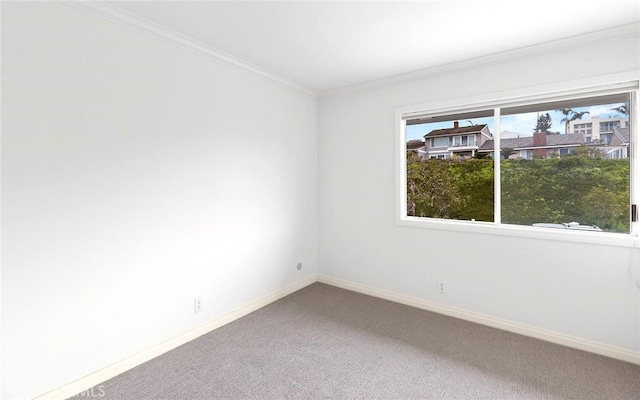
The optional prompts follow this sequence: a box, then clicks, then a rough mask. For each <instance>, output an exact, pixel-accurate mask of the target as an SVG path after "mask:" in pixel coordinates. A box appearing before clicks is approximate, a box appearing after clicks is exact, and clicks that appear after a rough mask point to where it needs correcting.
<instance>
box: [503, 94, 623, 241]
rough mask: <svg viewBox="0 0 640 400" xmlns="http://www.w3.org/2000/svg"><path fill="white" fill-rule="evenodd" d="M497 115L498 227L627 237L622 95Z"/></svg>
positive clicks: (539, 106)
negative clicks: (498, 149) (499, 149)
mask: <svg viewBox="0 0 640 400" xmlns="http://www.w3.org/2000/svg"><path fill="white" fill-rule="evenodd" d="M550 105H552V106H553V108H549V106H550ZM503 110H504V111H505V112H504V113H503V116H502V117H501V119H500V129H501V131H502V132H501V135H500V137H501V140H500V148H501V151H500V153H501V154H500V159H501V161H500V166H501V167H500V170H501V177H500V181H501V214H502V215H501V217H502V223H507V224H517V225H527V226H532V225H533V226H542V227H548V228H558V229H573V230H591V231H599V230H602V231H607V232H621V233H629V232H630V222H629V203H630V202H629V187H630V184H629V182H630V176H629V171H630V158H629V144H630V136H631V135H630V132H629V114H628V110H629V95H628V94H622V95H621V94H616V95H609V96H601V97H593V98H588V99H579V100H575V101H562V102H555V103H553V104H549V103H547V104H539V105H529V106H526V107H525V106H522V107H518V108H517V109H516V108H512V109H508V108H507V109H503ZM515 111H518V112H515ZM604 129H606V130H604Z"/></svg>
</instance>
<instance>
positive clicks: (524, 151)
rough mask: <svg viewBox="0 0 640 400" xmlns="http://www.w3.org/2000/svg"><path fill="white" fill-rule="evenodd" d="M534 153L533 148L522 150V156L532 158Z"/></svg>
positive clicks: (527, 158) (526, 158)
mask: <svg viewBox="0 0 640 400" xmlns="http://www.w3.org/2000/svg"><path fill="white" fill-rule="evenodd" d="M532 156H533V154H532V151H531V150H520V158H523V159H525V160H531V158H532Z"/></svg>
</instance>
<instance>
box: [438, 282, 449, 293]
mask: <svg viewBox="0 0 640 400" xmlns="http://www.w3.org/2000/svg"><path fill="white" fill-rule="evenodd" d="M446 292H447V291H446V289H445V286H444V282H442V281H438V293H446Z"/></svg>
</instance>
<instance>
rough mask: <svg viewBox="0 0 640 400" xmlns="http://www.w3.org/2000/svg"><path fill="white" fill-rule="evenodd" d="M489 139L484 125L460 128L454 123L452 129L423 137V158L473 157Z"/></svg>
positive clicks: (432, 132)
mask: <svg viewBox="0 0 640 400" xmlns="http://www.w3.org/2000/svg"><path fill="white" fill-rule="evenodd" d="M491 139H492V135H491V132H490V131H489V127H488V126H487V125H486V124H484V125H471V126H464V127H461V126H460V125H459V124H458V121H455V122H454V123H453V128H445V129H435V130H432V131H431V132H429V133H427V134H426V135H424V146H425V147H424V150H423V151H424V153H423V158H425V159H426V158H439V159H445V158H451V157H461V158H469V157H473V156H475V155H476V152H477V151H478V149H479V148H480V146H482V145H483V144H484V143H485V142H486V141H487V140H491ZM418 151H419V150H418Z"/></svg>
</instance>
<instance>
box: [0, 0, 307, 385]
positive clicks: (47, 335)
mask: <svg viewBox="0 0 640 400" xmlns="http://www.w3.org/2000/svg"><path fill="white" fill-rule="evenodd" d="M2 7H3V10H2V36H3V37H2V62H3V65H2V68H3V71H2V100H3V101H2V107H3V108H2V115H3V119H2V136H3V137H2V186H3V187H2V189H3V190H2V207H3V209H2V217H3V220H2V233H3V242H2V249H3V253H2V267H3V268H2V275H3V276H2V303H3V315H2V340H3V343H2V344H3V355H2V371H3V376H2V378H3V390H4V391H3V392H2V398H26V397H33V396H36V395H39V394H42V393H44V392H46V391H48V390H51V389H54V388H55V387H57V386H59V385H63V384H67V383H69V382H71V381H73V380H75V379H78V378H80V377H82V376H84V375H87V374H89V373H92V372H94V371H96V370H98V369H100V368H103V367H105V366H107V365H109V364H111V363H114V362H116V361H119V360H122V359H124V358H126V357H129V356H131V355H132V354H135V353H136V352H139V351H141V350H144V349H146V348H149V347H151V346H153V345H156V344H158V343H160V342H162V341H163V340H166V339H168V338H171V337H173V336H175V335H178V334H180V333H181V332H185V331H187V330H189V329H192V328H194V327H197V326H199V325H202V324H204V323H205V322H207V321H211V320H213V319H216V318H218V317H220V316H221V315H223V314H225V313H227V312H229V311H230V310H233V309H234V308H237V307H239V306H243V305H245V304H247V303H249V302H251V301H254V300H256V299H258V298H260V297H262V296H265V295H268V294H270V293H273V292H274V291H277V290H280V289H282V288H283V287H285V286H287V285H289V284H292V283H294V282H297V281H300V280H302V279H303V278H307V277H310V276H313V275H314V274H315V273H316V271H317V247H316V243H317V237H316V235H317V168H316V155H317V145H316V139H317V98H316V97H315V96H314V95H312V94H309V93H307V92H303V91H301V90H298V89H295V88H293V87H291V86H286V85H283V84H281V83H277V82H276V81H274V80H271V79H267V78H265V77H264V76H261V75H258V74H255V73H251V72H247V71H246V70H242V69H239V68H237V67H233V66H230V65H228V64H225V63H222V62H218V61H215V60H213V59H211V58H207V57H204V56H202V55H200V54H196V53H193V52H190V51H188V50H185V49H182V48H178V47H176V46H173V45H170V44H168V43H165V42H163V41H160V40H157V39H154V38H151V37H149V36H146V35H144V34H141V33H139V32H135V31H134V30H131V29H129V28H126V27H124V26H121V25H118V24H116V23H114V22H111V21H108V20H106V19H104V18H102V17H99V16H96V15H92V14H89V13H86V12H85V11H81V10H78V9H76V8H74V7H71V6H69V5H67V4H63V3H53V2H46V3H3V5H2ZM298 262H302V263H303V269H302V271H298V270H297V269H296V264H297V263H298ZM195 296H202V298H203V301H204V310H203V311H202V312H201V313H199V314H194V313H193V299H194V297H195Z"/></svg>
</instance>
